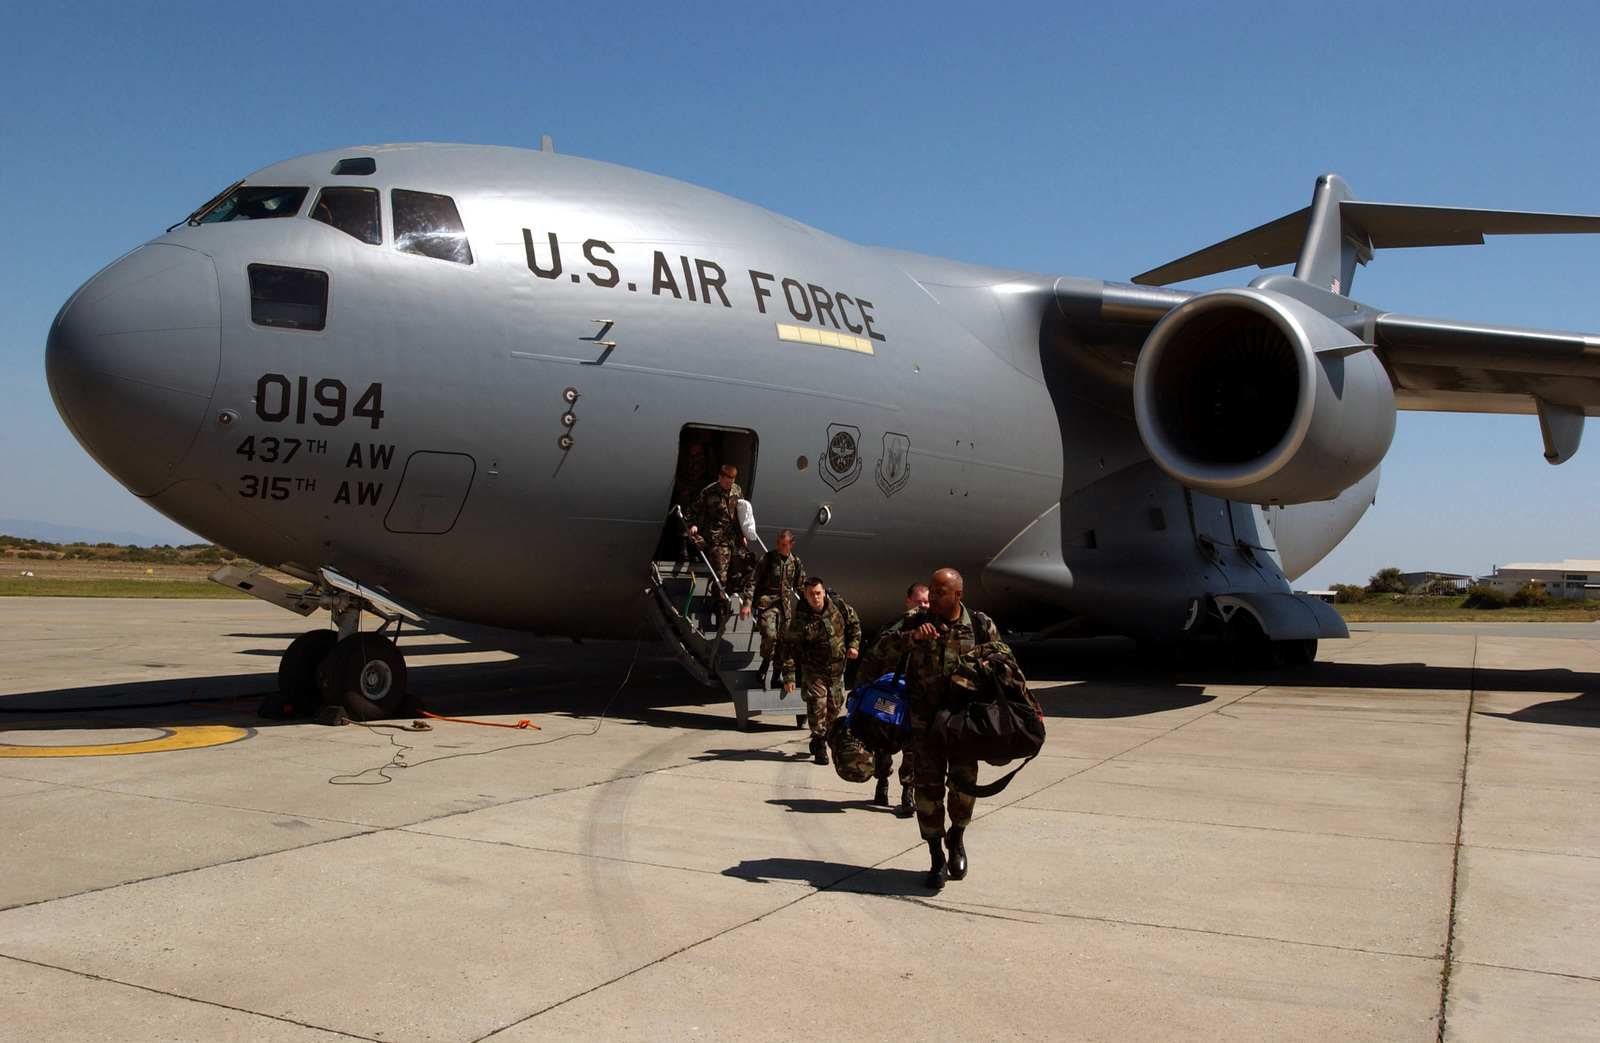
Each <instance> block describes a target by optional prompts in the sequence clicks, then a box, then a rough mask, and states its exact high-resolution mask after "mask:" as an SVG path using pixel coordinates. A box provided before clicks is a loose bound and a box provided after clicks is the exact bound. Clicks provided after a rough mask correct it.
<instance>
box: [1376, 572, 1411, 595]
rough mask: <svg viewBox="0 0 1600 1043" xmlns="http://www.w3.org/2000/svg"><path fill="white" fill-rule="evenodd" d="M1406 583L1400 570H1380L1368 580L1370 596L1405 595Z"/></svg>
mask: <svg viewBox="0 0 1600 1043" xmlns="http://www.w3.org/2000/svg"><path fill="white" fill-rule="evenodd" d="M1405 592H1406V581H1405V580H1403V579H1401V578H1400V570H1399V569H1379V570H1378V571H1377V572H1375V573H1373V574H1372V578H1371V579H1369V580H1367V593H1368V594H1404V593H1405Z"/></svg>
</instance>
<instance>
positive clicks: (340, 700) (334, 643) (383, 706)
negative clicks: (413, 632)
mask: <svg viewBox="0 0 1600 1043" xmlns="http://www.w3.org/2000/svg"><path fill="white" fill-rule="evenodd" d="M405 702H406V661H405V657H404V656H402V655H401V654H400V649H399V648H398V647H397V646H396V645H395V643H394V641H393V640H392V639H390V638H389V637H388V636H387V635H385V634H384V633H383V631H381V630H379V631H375V632H372V631H369V632H366V633H363V632H361V631H360V630H354V631H352V632H351V633H350V634H349V635H347V636H345V637H340V636H339V632H338V631H335V630H312V631H309V632H307V633H304V634H301V635H300V636H299V637H297V638H295V639H294V641H293V642H292V643H291V644H290V645H289V647H288V649H287V650H286V651H285V652H284V653H283V658H282V659H281V660H279V662H278V690H277V691H276V692H274V693H272V694H271V695H268V696H267V697H266V699H265V700H264V701H263V702H262V704H261V716H263V717H310V716H311V715H312V714H314V713H315V712H316V711H317V709H318V707H321V706H337V707H339V708H341V709H342V710H344V712H345V713H346V714H347V715H348V716H349V717H351V718H352V719H354V720H357V721H373V720H377V719H378V718H380V717H393V716H395V715H396V714H398V713H400V712H401V709H402V707H403V706H404V705H405Z"/></svg>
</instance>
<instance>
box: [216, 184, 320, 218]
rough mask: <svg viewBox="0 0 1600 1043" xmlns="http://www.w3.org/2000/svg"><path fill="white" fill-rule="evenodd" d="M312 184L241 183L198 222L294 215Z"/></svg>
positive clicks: (298, 210)
mask: <svg viewBox="0 0 1600 1043" xmlns="http://www.w3.org/2000/svg"><path fill="white" fill-rule="evenodd" d="M309 191H310V189H308V188H304V187H301V188H269V187H267V186H265V185H241V186H239V187H238V188H236V189H234V190H233V191H232V192H229V193H228V196H227V198H226V199H224V200H223V201H222V202H220V203H218V204H217V205H216V206H214V207H212V208H211V209H210V210H208V211H206V212H205V213H203V214H201V215H200V217H199V219H198V220H196V221H195V223H196V224H202V225H211V224H218V223H220V222H222V221H260V220H262V219H264V218H268V217H293V216H294V215H295V214H298V213H299V212H300V204H301V203H304V202H305V201H306V193H307V192H309Z"/></svg>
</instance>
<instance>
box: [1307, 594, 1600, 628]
mask: <svg viewBox="0 0 1600 1043" xmlns="http://www.w3.org/2000/svg"><path fill="white" fill-rule="evenodd" d="M1465 600H1466V598H1464V597H1453V598H1448V597H1421V596H1417V595H1405V596H1403V597H1402V598H1401V600H1399V601H1396V600H1394V598H1393V597H1392V596H1391V595H1388V594H1369V595H1367V597H1366V598H1365V599H1363V600H1361V601H1357V602H1352V603H1348V604H1343V605H1338V604H1336V605H1334V606H1333V608H1334V611H1336V612H1338V613H1339V615H1341V616H1343V617H1344V618H1345V621H1346V622H1349V623H1414V622H1435V623H1587V622H1591V621H1593V620H1597V619H1600V601H1575V600H1568V599H1560V598H1553V599H1551V601H1550V603H1549V604H1548V605H1545V606H1543V607H1540V608H1497V609H1483V608H1464V607H1462V602H1463V601H1465Z"/></svg>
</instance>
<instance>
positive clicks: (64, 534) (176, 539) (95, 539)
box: [0, 518, 205, 547]
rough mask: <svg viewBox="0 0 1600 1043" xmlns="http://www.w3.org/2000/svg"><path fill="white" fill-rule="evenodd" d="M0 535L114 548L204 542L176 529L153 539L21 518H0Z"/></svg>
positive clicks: (137, 533)
mask: <svg viewBox="0 0 1600 1043" xmlns="http://www.w3.org/2000/svg"><path fill="white" fill-rule="evenodd" d="M0 534H3V535H6V536H18V537H21V538H22V539H25V540H46V541H48V542H50V543H89V544H95V543H115V544H117V545H118V546H134V547H154V546H159V545H160V544H163V543H166V544H172V545H174V546H176V545H179V544H186V543H204V542H205V541H204V540H202V539H200V537H198V536H195V535H193V534H192V533H188V532H185V531H184V530H182V529H178V528H176V527H174V530H173V531H172V532H171V533H169V534H167V535H166V536H156V535H153V534H151V533H148V532H123V531H115V530H111V529H86V528H83V527H81V526H78V525H58V524H56V523H55V522H39V521H29V520H27V519H25V518H0Z"/></svg>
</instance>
